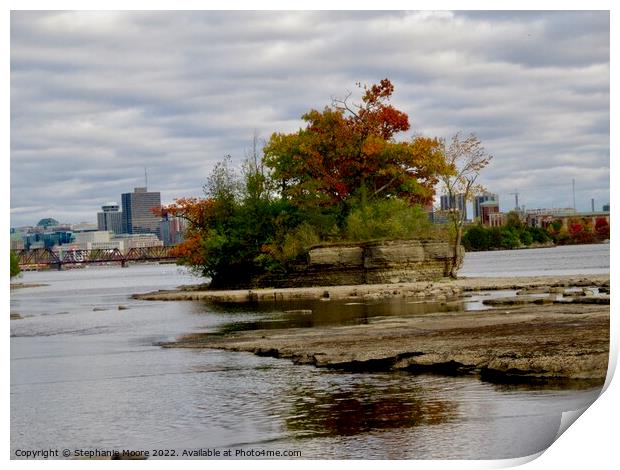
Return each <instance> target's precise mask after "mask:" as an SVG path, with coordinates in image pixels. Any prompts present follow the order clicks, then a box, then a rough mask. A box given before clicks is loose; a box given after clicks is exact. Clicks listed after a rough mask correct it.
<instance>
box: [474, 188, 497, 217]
mask: <svg viewBox="0 0 620 470" xmlns="http://www.w3.org/2000/svg"><path fill="white" fill-rule="evenodd" d="M488 201H493V202H496V203H497V206H498V207H499V197H498V195H497V194H494V193H483V194H480V195H479V196H476V197H475V198H474V219H478V220H481V219H482V209H481V207H480V204H482V203H485V202H488Z"/></svg>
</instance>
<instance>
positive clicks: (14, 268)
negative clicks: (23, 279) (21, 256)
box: [11, 251, 21, 278]
mask: <svg viewBox="0 0 620 470" xmlns="http://www.w3.org/2000/svg"><path fill="white" fill-rule="evenodd" d="M20 272H21V269H20V268H19V261H18V259H17V255H16V254H15V253H13V251H11V278H13V277H15V276H17V275H18V274H19V273H20Z"/></svg>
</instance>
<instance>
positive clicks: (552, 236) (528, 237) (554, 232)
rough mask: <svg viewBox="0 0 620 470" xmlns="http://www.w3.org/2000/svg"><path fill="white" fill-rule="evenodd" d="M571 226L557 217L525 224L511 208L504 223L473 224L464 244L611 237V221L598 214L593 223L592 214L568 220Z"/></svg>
mask: <svg viewBox="0 0 620 470" xmlns="http://www.w3.org/2000/svg"><path fill="white" fill-rule="evenodd" d="M567 226H568V228H565V227H564V224H562V221H560V220H556V221H554V222H552V223H551V224H550V225H549V226H548V227H547V228H542V227H528V226H526V225H524V224H523V223H522V222H521V221H520V219H519V216H518V214H517V213H516V212H514V211H513V212H510V213H509V214H508V217H507V222H506V224H505V225H504V226H502V227H487V226H484V225H473V226H471V227H469V228H468V229H467V231H465V233H464V235H463V246H464V247H465V249H466V250H469V251H485V250H493V249H497V250H499V249H505V250H509V249H513V248H521V247H527V246H530V245H532V244H534V245H549V244H555V245H571V244H583V243H596V242H601V241H604V240H608V239H609V224H608V222H607V220H606V219H605V218H604V217H598V218H597V219H596V221H595V223H594V227H592V223H591V222H590V221H589V219H588V218H585V219H582V218H574V219H571V220H569V221H568V224H567Z"/></svg>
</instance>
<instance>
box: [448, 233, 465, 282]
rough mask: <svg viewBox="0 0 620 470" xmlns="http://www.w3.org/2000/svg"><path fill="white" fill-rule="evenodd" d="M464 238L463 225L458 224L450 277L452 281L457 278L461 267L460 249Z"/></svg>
mask: <svg viewBox="0 0 620 470" xmlns="http://www.w3.org/2000/svg"><path fill="white" fill-rule="evenodd" d="M462 236H463V225H462V224H460V223H459V224H458V225H457V227H456V234H455V236H454V251H453V255H452V263H451V265H450V277H451V278H452V279H456V278H457V272H458V270H459V267H460V266H461V260H460V259H459V251H460V250H459V247H460V246H461V238H462Z"/></svg>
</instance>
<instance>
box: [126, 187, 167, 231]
mask: <svg viewBox="0 0 620 470" xmlns="http://www.w3.org/2000/svg"><path fill="white" fill-rule="evenodd" d="M121 204H122V206H123V212H122V214H123V215H122V221H123V233H128V234H136V233H154V234H156V235H157V236H158V237H159V236H160V231H159V220H160V219H161V217H159V216H158V215H155V213H153V209H155V208H159V207H161V195H160V193H159V192H149V191H147V190H146V188H134V192H133V193H123V194H122V195H121Z"/></svg>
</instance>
